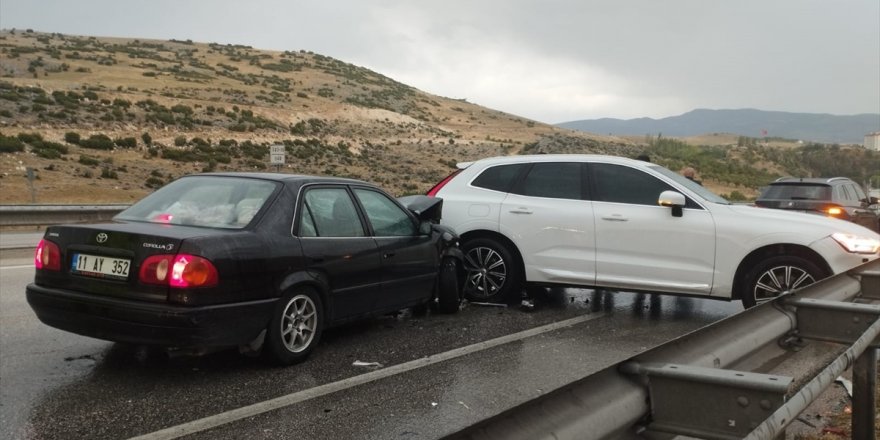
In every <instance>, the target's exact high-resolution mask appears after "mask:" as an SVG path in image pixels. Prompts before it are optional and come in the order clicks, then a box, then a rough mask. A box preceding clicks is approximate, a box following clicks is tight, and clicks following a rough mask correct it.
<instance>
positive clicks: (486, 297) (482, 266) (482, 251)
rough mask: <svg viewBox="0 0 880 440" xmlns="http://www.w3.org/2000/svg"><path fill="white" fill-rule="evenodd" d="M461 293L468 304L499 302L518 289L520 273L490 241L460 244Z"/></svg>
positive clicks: (509, 256)
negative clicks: (463, 276)
mask: <svg viewBox="0 0 880 440" xmlns="http://www.w3.org/2000/svg"><path fill="white" fill-rule="evenodd" d="M463 247H464V253H465V257H464V268H465V271H466V272H467V276H466V280H465V285H464V291H465V292H464V293H465V296H466V297H467V298H468V300H470V301H476V302H501V301H504V300H507V299H512V298H513V296H514V293H516V290H517V289H519V288H522V270H521V269H520V265H519V263H518V261H517V260H516V259H515V257H514V254H513V253H512V252H511V251H510V249H508V248H507V246H505V245H503V244H501V243H499V242H498V241H496V240H493V239H491V238H477V239H474V240H469V241H467V242H465V243H464V246H463Z"/></svg>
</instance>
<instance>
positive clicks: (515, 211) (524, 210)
mask: <svg viewBox="0 0 880 440" xmlns="http://www.w3.org/2000/svg"><path fill="white" fill-rule="evenodd" d="M510 213H511V214H531V213H532V210H531V209H529V208H523V207H519V208H516V209H511V210H510Z"/></svg>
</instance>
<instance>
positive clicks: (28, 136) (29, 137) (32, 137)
mask: <svg viewBox="0 0 880 440" xmlns="http://www.w3.org/2000/svg"><path fill="white" fill-rule="evenodd" d="M18 140H20V141H22V142H24V143H26V144H32V143H34V142H38V141H42V140H43V136H42V135H40V134H39V133H19V134H18Z"/></svg>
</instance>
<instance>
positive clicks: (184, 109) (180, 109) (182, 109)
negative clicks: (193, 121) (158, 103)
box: [171, 104, 193, 115]
mask: <svg viewBox="0 0 880 440" xmlns="http://www.w3.org/2000/svg"><path fill="white" fill-rule="evenodd" d="M171 112H172V113H183V114H185V115H191V114H193V109H192V108H191V107H189V106H188V105H183V104H177V105H175V106H173V107H171Z"/></svg>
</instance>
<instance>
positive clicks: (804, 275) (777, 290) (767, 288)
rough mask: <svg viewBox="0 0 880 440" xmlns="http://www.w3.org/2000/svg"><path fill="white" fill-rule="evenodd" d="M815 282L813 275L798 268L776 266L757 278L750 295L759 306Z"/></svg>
mask: <svg viewBox="0 0 880 440" xmlns="http://www.w3.org/2000/svg"><path fill="white" fill-rule="evenodd" d="M815 282H816V279H815V278H813V275H811V274H810V273H809V272H807V271H806V270H804V269H802V268H800V267H798V266H789V265H783V266H776V267H772V268H770V269H767V270H766V271H765V272H764V273H762V274H761V275H760V276H758V279H757V282H756V283H755V287H754V290H753V292H752V293H753V294H754V295H755V303H756V304H761V303H764V302H767V301H769V300H771V299H773V298H776V297H777V296H779V295H781V294H783V293H786V292H789V291H792V290H795V289H799V288H801V287H804V286H808V285H810V284H813V283H815Z"/></svg>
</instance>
